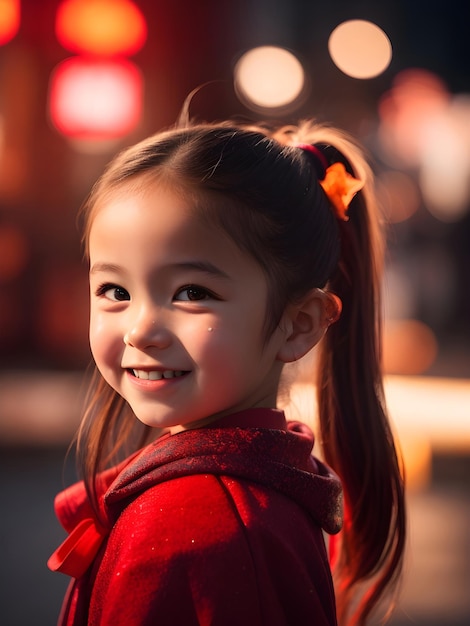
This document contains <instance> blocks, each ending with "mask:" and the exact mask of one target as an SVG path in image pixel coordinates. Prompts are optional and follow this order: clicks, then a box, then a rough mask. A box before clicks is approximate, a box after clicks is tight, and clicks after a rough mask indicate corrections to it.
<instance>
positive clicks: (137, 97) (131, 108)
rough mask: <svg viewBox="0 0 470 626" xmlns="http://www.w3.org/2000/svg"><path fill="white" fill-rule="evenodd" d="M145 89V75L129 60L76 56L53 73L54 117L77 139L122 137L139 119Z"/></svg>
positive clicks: (51, 89) (66, 131)
mask: <svg viewBox="0 0 470 626" xmlns="http://www.w3.org/2000/svg"><path fill="white" fill-rule="evenodd" d="M142 91H143V80H142V75H141V73H140V71H139V70H138V69H137V67H136V66H135V65H134V64H133V63H131V62H130V61H124V60H120V61H99V62H97V61H93V60H90V59H83V58H81V57H73V58H70V59H67V60H65V61H63V62H62V63H60V64H59V65H58V66H57V67H56V69H55V70H54V72H53V74H52V76H51V84H50V95H49V98H50V100H49V106H50V115H51V119H52V122H53V124H54V125H55V127H56V128H57V129H58V130H59V131H60V132H61V133H63V134H64V135H67V136H68V137H72V138H75V139H112V138H117V137H123V136H124V135H126V134H127V133H129V132H130V131H131V130H133V129H134V128H135V127H136V125H137V124H138V122H139V120H140V117H141V113H142Z"/></svg>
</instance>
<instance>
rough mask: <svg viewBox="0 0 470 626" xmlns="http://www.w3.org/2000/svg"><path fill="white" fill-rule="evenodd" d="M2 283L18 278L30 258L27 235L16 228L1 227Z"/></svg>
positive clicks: (0, 256)
mask: <svg viewBox="0 0 470 626" xmlns="http://www.w3.org/2000/svg"><path fill="white" fill-rule="evenodd" d="M0 251H1V252H0V283H2V282H7V281H9V280H13V279H15V278H17V277H18V276H19V275H20V273H21V272H22V271H23V269H24V267H25V265H26V263H27V260H28V256H29V250H28V243H27V241H26V237H25V235H24V234H23V233H22V232H21V231H20V230H19V229H18V228H16V227H15V226H11V225H4V226H0Z"/></svg>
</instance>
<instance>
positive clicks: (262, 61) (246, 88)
mask: <svg viewBox="0 0 470 626" xmlns="http://www.w3.org/2000/svg"><path fill="white" fill-rule="evenodd" d="M305 83H306V78H305V73H304V69H303V67H302V64H301V63H300V61H299V60H298V59H297V57H295V56H294V55H293V54H292V52H289V51H288V50H285V49H284V48H278V47H276V46H261V47H259V48H254V49H252V50H249V51H248V52H246V53H245V54H244V55H243V56H242V57H241V58H240V60H239V61H238V63H237V65H236V67H235V70H234V84H235V90H236V92H237V94H238V96H239V98H240V99H241V100H242V101H243V102H244V103H245V104H246V105H247V106H248V107H249V108H251V109H254V110H260V109H261V110H266V109H281V108H288V107H289V105H295V104H296V103H297V102H298V100H299V98H300V96H301V95H302V93H303V92H304V89H305Z"/></svg>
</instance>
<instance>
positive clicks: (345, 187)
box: [319, 162, 364, 222]
mask: <svg viewBox="0 0 470 626" xmlns="http://www.w3.org/2000/svg"><path fill="white" fill-rule="evenodd" d="M319 183H320V185H321V186H322V188H323V191H324V192H325V193H326V195H327V196H328V199H329V201H330V202H331V204H332V206H333V208H334V210H335V214H336V217H338V218H339V219H340V220H343V221H344V222H347V221H348V220H349V217H348V216H347V210H348V208H349V204H350V203H351V200H352V199H353V198H354V196H355V195H356V193H357V192H358V191H360V190H361V189H362V188H363V187H364V182H363V181H362V180H358V179H357V178H354V176H351V174H350V173H349V172H347V171H346V168H345V167H344V165H343V164H342V163H339V162H338V163H333V165H330V167H328V168H327V169H326V174H325V178H324V179H323V180H320V181H319Z"/></svg>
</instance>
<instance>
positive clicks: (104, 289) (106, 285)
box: [95, 283, 130, 302]
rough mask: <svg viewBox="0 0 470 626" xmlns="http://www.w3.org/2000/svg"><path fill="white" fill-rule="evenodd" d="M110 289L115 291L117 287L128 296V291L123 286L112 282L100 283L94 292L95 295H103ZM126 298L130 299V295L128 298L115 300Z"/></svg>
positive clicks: (123, 300)
mask: <svg viewBox="0 0 470 626" xmlns="http://www.w3.org/2000/svg"><path fill="white" fill-rule="evenodd" d="M111 289H114V290H115V291H117V290H118V289H119V290H120V291H121V293H125V294H126V295H127V296H129V293H128V292H127V290H126V289H124V287H120V286H119V285H115V284H113V283H103V284H102V285H100V286H99V287H98V289H97V290H96V292H95V293H96V295H97V296H104V295H105V294H106V292H107V291H110V290H111ZM110 299H111V298H110ZM126 299H129V300H130V296H129V297H128V298H123V299H122V300H116V302H125V301H126Z"/></svg>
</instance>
